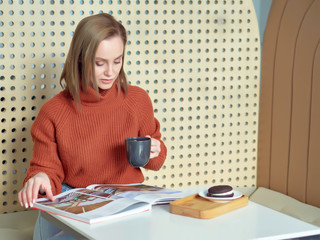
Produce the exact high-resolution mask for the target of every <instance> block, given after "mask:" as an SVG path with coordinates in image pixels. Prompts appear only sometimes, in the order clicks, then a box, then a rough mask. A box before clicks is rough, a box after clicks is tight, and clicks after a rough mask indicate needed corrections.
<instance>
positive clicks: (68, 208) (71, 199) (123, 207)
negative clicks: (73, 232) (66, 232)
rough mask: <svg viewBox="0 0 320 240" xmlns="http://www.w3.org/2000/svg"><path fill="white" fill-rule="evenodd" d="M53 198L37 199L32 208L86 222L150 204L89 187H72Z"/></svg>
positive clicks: (135, 210)
mask: <svg viewBox="0 0 320 240" xmlns="http://www.w3.org/2000/svg"><path fill="white" fill-rule="evenodd" d="M55 198H56V200H55V201H50V200H48V199H46V198H44V199H38V201H37V202H36V203H35V205H34V208H36V209H39V210H43V211H47V212H50V213H54V214H58V215H61V216H65V217H69V218H72V219H75V220H79V221H82V222H86V223H96V222H102V221H106V220H109V219H113V218H118V217H121V216H127V215H131V214H134V213H138V212H143V211H148V210H150V209H151V205H150V204H148V203H145V202H141V201H138V200H135V199H130V198H123V197H120V196H114V195H111V194H108V193H104V192H96V191H93V190H90V189H79V188H78V189H72V190H69V191H67V192H64V193H61V194H59V195H57V196H55Z"/></svg>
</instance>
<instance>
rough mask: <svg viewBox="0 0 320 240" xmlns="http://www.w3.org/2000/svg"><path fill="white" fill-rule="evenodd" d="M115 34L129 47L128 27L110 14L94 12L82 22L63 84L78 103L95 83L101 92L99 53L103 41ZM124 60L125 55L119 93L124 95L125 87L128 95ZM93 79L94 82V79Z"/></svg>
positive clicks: (76, 33)
mask: <svg viewBox="0 0 320 240" xmlns="http://www.w3.org/2000/svg"><path fill="white" fill-rule="evenodd" d="M114 36H120V38H121V39H122V41H123V46H124V49H125V46H126V43H127V34H126V30H125V28H124V27H123V25H122V24H121V23H119V22H118V21H117V20H115V18H114V17H112V16H111V15H109V14H107V13H100V14H97V15H92V16H89V17H86V18H84V19H82V20H81V21H80V22H79V24H78V26H77V28H76V30H75V32H74V35H73V37H72V41H71V45H70V49H69V52H68V55H67V59H66V62H65V64H64V67H63V70H62V74H61V77H60V84H61V86H63V87H64V88H65V89H66V90H68V92H69V93H70V95H71V96H72V98H73V100H74V101H75V103H76V105H79V104H80V91H81V90H83V91H85V92H86V91H87V90H88V86H89V85H92V87H93V89H95V91H96V92H97V94H98V93H99V89H98V85H97V81H96V78H95V72H94V65H95V54H96V51H97V48H98V45H99V44H100V42H101V41H102V40H104V39H108V38H111V37H114ZM123 63H124V54H123V55H122V67H121V70H120V73H119V76H118V80H117V87H118V94H120V91H121V89H123V91H124V92H125V94H127V91H128V83H127V78H126V75H125V72H124V70H123ZM91 79H93V81H90V80H91ZM63 80H64V82H65V86H64V85H63Z"/></svg>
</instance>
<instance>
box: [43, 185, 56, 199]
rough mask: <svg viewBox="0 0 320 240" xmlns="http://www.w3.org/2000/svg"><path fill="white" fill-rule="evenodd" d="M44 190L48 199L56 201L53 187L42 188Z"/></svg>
mask: <svg viewBox="0 0 320 240" xmlns="http://www.w3.org/2000/svg"><path fill="white" fill-rule="evenodd" d="M42 189H43V190H44V191H45V192H46V195H47V198H48V199H49V200H51V201H54V200H55V198H54V197H53V194H52V190H51V186H50V185H49V186H42Z"/></svg>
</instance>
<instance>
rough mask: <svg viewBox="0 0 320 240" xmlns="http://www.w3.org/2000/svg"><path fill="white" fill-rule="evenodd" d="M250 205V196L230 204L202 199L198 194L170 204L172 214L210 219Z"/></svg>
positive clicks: (244, 196)
mask: <svg viewBox="0 0 320 240" xmlns="http://www.w3.org/2000/svg"><path fill="white" fill-rule="evenodd" d="M247 204H248V196H247V195H243V196H242V197H240V198H238V199H235V200H233V201H230V202H225V203H217V202H212V201H209V200H207V199H205V198H202V197H200V196H199V195H198V194H195V195H192V196H189V197H186V198H182V199H178V200H175V201H173V202H171V203H170V213H173V214H178V215H182V216H187V217H194V218H200V219H208V218H213V217H217V216H219V215H222V214H224V213H227V212H230V211H232V210H235V209H237V208H240V207H243V206H246V205H247Z"/></svg>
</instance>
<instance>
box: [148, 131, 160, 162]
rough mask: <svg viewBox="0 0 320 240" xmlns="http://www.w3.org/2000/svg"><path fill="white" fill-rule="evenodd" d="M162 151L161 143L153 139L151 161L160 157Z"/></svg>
mask: <svg viewBox="0 0 320 240" xmlns="http://www.w3.org/2000/svg"><path fill="white" fill-rule="evenodd" d="M146 137H148V138H151V136H149V135H147V136H146ZM160 151H161V147H160V141H159V140H158V139H155V138H151V150H150V159H151V158H155V157H158V156H159V153H160Z"/></svg>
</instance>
